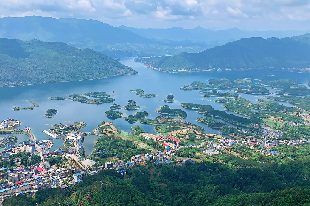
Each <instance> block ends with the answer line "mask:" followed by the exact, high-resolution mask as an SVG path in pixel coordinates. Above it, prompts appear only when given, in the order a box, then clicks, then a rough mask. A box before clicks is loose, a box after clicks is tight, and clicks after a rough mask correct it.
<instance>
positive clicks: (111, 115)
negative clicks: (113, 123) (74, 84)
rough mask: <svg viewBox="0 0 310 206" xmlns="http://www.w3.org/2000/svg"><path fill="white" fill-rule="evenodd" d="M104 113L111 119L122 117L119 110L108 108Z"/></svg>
mask: <svg viewBox="0 0 310 206" xmlns="http://www.w3.org/2000/svg"><path fill="white" fill-rule="evenodd" d="M105 115H106V116H107V118H109V119H111V120H116V119H118V118H122V116H123V113H122V112H119V111H114V110H109V111H106V112H105Z"/></svg>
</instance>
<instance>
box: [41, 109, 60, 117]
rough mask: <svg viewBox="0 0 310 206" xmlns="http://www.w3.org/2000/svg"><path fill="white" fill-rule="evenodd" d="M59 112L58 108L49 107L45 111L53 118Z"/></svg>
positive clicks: (46, 114) (46, 115) (47, 115)
mask: <svg viewBox="0 0 310 206" xmlns="http://www.w3.org/2000/svg"><path fill="white" fill-rule="evenodd" d="M56 114H57V110H56V109H48V110H47V111H46V112H45V115H44V116H45V117H47V118H52V117H54V116H55V115H56Z"/></svg>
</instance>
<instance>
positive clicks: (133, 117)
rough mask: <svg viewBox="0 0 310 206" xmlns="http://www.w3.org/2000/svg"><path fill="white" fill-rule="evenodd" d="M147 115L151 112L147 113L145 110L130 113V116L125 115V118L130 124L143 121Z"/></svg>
mask: <svg viewBox="0 0 310 206" xmlns="http://www.w3.org/2000/svg"><path fill="white" fill-rule="evenodd" d="M147 116H149V113H147V112H146V111H143V112H137V113H135V114H134V115H129V116H128V117H125V118H124V119H125V120H126V121H127V122H129V123H130V124H132V123H134V122H141V120H143V119H145V118H146V117H147Z"/></svg>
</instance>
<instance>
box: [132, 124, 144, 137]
mask: <svg viewBox="0 0 310 206" xmlns="http://www.w3.org/2000/svg"><path fill="white" fill-rule="evenodd" d="M132 130H133V131H134V133H135V135H137V136H139V135H140V134H141V133H144V130H143V129H142V128H141V127H140V126H133V127H132Z"/></svg>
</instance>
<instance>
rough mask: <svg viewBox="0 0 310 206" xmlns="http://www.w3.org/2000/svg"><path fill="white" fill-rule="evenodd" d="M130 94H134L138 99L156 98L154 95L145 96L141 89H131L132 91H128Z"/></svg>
mask: <svg viewBox="0 0 310 206" xmlns="http://www.w3.org/2000/svg"><path fill="white" fill-rule="evenodd" d="M130 92H135V93H136V95H137V96H139V97H145V98H153V97H156V94H145V93H144V90H142V89H133V90H130Z"/></svg>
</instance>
